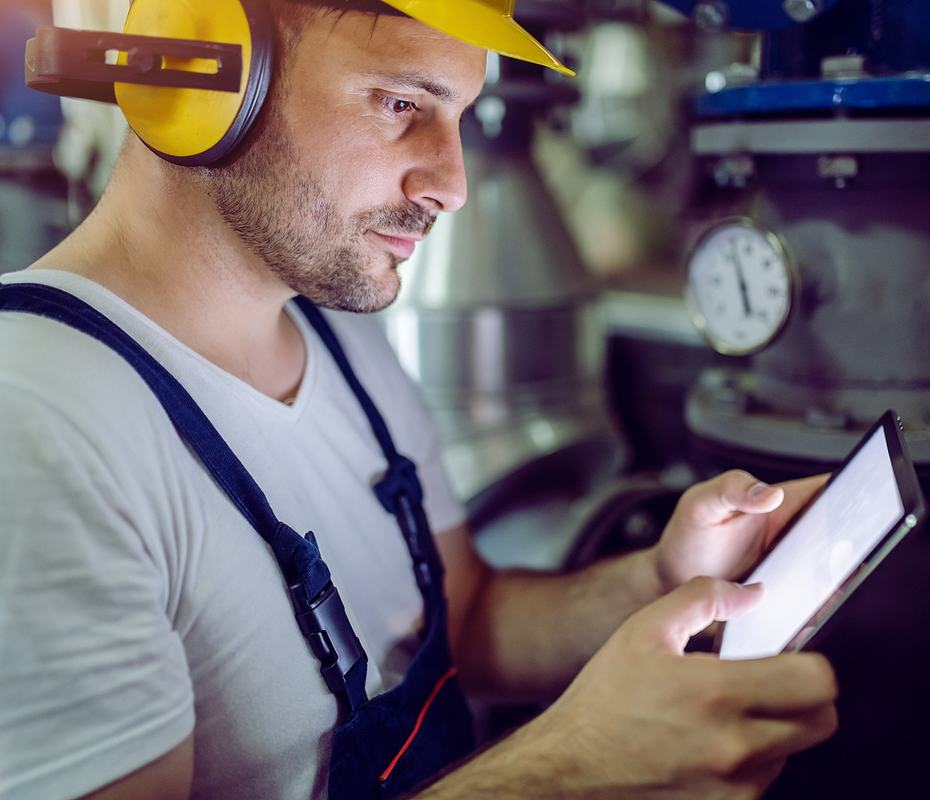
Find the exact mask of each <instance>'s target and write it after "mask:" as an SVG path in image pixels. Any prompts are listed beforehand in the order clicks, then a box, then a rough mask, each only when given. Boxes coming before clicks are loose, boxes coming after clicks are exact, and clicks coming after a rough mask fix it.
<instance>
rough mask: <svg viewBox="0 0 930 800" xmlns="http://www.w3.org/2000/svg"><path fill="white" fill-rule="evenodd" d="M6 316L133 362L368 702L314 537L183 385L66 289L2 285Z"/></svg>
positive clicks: (311, 638) (356, 651) (306, 624)
mask: <svg viewBox="0 0 930 800" xmlns="http://www.w3.org/2000/svg"><path fill="white" fill-rule="evenodd" d="M0 311H18V312H22V313H28V314H34V315H37V316H43V317H48V318H50V319H54V320H57V321H59V322H61V323H64V324H66V325H69V326H70V327H72V328H75V329H77V330H79V331H82V332H83V333H86V334H87V335H89V336H92V337H93V338H95V339H97V340H98V341H100V342H101V343H103V344H105V345H106V346H107V347H109V348H111V349H112V350H113V351H115V352H116V353H117V354H119V355H120V356H122V358H123V359H125V360H126V361H127V362H128V363H129V365H130V366H131V367H132V368H133V369H134V370H135V371H136V372H137V373H138V374H139V376H140V377H141V378H142V379H143V380H144V381H145V383H146V384H147V385H148V387H149V389H151V391H152V392H153V393H154V394H155V396H156V397H157V398H158V400H159V402H160V403H161V405H162V407H163V408H164V409H165V412H166V413H167V414H168V416H169V418H170V419H171V422H172V423H173V424H174V426H175V428H176V429H177V431H178V433H179V434H180V435H181V437H182V438H183V439H184V440H185V441H186V442H187V443H188V444H189V445H190V446H191V448H192V449H193V450H194V452H195V453H196V454H197V457H198V458H199V459H200V460H201V462H202V463H203V465H204V466H205V467H206V468H207V470H209V472H210V473H211V474H212V475H213V478H214V479H215V480H216V482H217V484H218V485H219V486H220V488H221V489H222V490H223V491H224V492H225V493H226V495H227V496H228V497H229V499H230V501H232V503H233V504H234V505H235V506H236V508H238V509H239V511H240V512H241V513H242V515H243V516H244V517H245V518H246V520H248V522H249V523H250V524H251V525H252V527H253V528H254V529H255V530H256V532H257V533H258V534H259V535H260V536H261V537H262V538H263V539H264V540H265V541H266V542H267V543H268V545H269V547H270V548H271V550H272V552H273V553H274V556H275V559H276V560H277V562H278V565H279V567H280V569H281V572H282V574H283V575H284V578H285V581H286V582H287V586H288V589H289V591H290V596H291V601H292V604H293V606H294V613H295V616H296V619H297V622H298V625H299V626H300V629H301V631H302V632H303V634H304V636H305V637H306V639H307V642H308V644H309V646H310V648H311V650H312V651H313V653H314V655H315V656H316V657H317V659H319V661H320V671H321V673H322V675H323V678H324V680H325V681H326V685H327V686H328V688H329V689H330V691H332V692H333V693H334V694H335V695H336V696H337V697H339V698H340V699H341V700H342V701H344V702H345V703H347V705H348V707H349V708H350V709H354V708H356V707H358V706H359V705H360V704H361V703H363V702H365V700H366V696H365V676H366V672H367V657H366V655H365V652H364V650H363V649H362V646H361V644H360V643H359V641H358V638H357V637H356V636H355V633H354V631H353V630H352V627H351V624H350V623H349V620H348V618H347V616H346V613H345V608H344V607H343V605H342V601H341V599H340V598H339V593H338V591H337V590H336V588H335V587H334V586H333V583H332V576H331V575H330V571H329V568H328V567H327V566H326V563H325V562H324V561H323V558H322V556H321V555H320V549H319V546H318V545H317V542H316V538H315V537H314V535H313V533H312V532H309V533H307V534H306V535H305V536H300V535H299V534H297V533H296V532H295V531H294V530H293V529H292V528H290V527H289V526H288V525H286V524H285V523H283V522H281V521H280V520H279V519H278V518H277V516H276V515H275V513H274V511H273V510H272V508H271V505H270V504H269V503H268V499H267V498H266V497H265V494H264V492H263V491H262V490H261V488H260V487H259V486H258V484H257V483H255V481H254V480H253V478H252V476H251V475H250V474H249V472H248V471H247V470H246V468H245V467H244V466H243V465H242V462H241V461H239V459H238V457H237V456H236V454H235V453H233V451H232V450H231V449H230V448H229V445H227V444H226V442H225V441H224V440H223V437H222V436H220V434H219V432H218V431H217V430H216V428H215V427H214V426H213V424H212V423H211V422H210V420H209V419H208V418H207V416H206V415H205V414H204V413H203V411H202V410H201V409H200V407H199V406H198V405H197V404H196V403H195V402H194V399H193V398H192V397H191V396H190V394H189V393H188V392H187V390H186V389H185V388H184V387H183V386H182V385H181V384H180V383H179V382H178V381H177V379H176V378H174V376H173V375H171V374H170V373H169V372H168V371H167V370H166V369H165V368H164V367H162V366H161V364H159V363H158V362H157V361H156V360H155V359H154V358H153V357H152V356H151V355H149V354H148V353H147V352H146V351H145V349H144V348H143V347H142V346H141V345H139V344H138V343H137V342H136V341H135V340H134V339H133V338H132V337H131V336H129V334H127V333H126V332H125V331H123V330H122V329H121V328H120V327H119V326H118V325H116V324H115V323H113V322H112V321H111V320H109V319H108V318H107V317H105V316H104V315H103V314H101V313H100V312H99V311H97V310H96V309H95V308H93V307H92V306H90V305H88V304H87V303H85V302H84V301H82V300H80V299H78V298H76V297H74V296H73V295H71V294H69V293H67V292H64V291H61V290H60V289H56V288H54V287H51V286H44V285H40V284H8V285H4V286H0ZM394 453H395V454H396V450H395V451H394Z"/></svg>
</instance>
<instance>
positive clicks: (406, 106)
mask: <svg viewBox="0 0 930 800" xmlns="http://www.w3.org/2000/svg"><path fill="white" fill-rule="evenodd" d="M383 102H384V105H385V107H386V108H387V110H388V111H390V112H391V113H392V114H396V115H397V116H401V115H402V114H406V113H407V112H408V111H415V110H416V108H417V106H416V104H415V103H411V102H410V101H409V100H401V99H400V98H399V97H385V98H384V101H383Z"/></svg>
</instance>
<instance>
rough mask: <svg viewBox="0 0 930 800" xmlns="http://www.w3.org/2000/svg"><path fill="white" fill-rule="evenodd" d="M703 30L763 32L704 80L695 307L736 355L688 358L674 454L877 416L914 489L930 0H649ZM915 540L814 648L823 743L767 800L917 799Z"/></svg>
mask: <svg viewBox="0 0 930 800" xmlns="http://www.w3.org/2000/svg"><path fill="white" fill-rule="evenodd" d="M664 2H666V4H667V5H670V6H673V7H675V8H677V9H679V10H680V11H682V12H684V13H686V14H689V15H691V16H692V17H693V19H694V20H695V22H696V23H697V26H698V27H700V28H704V29H705V30H711V31H715V30H716V31H720V30H724V29H731V28H737V29H743V30H753V31H758V32H759V33H760V48H759V51H758V61H757V63H755V64H751V65H744V66H743V68H741V69H735V70H734V69H729V70H721V71H719V72H715V73H713V74H711V75H709V76H708V79H707V86H706V89H707V90H706V91H705V92H704V93H702V94H701V95H700V96H698V97H697V98H695V100H694V103H693V109H692V110H693V126H692V134H691V145H692V151H693V154H694V156H695V158H696V159H698V160H699V161H700V163H701V164H702V165H703V167H704V168H705V174H706V175H707V187H708V188H707V190H706V191H705V192H704V193H703V201H702V203H701V206H700V207H699V208H698V209H696V212H697V213H698V214H699V215H701V216H703V217H704V218H705V220H706V224H705V225H704V226H703V231H702V232H701V235H700V236H699V237H697V239H696V241H695V242H694V243H693V245H692V248H691V256H690V258H689V260H688V276H687V280H688V297H689V303H690V307H691V311H692V314H693V318H694V320H695V323H696V324H697V325H698V327H699V328H700V329H701V330H702V332H703V333H704V334H705V336H706V338H707V340H708V342H709V343H710V345H711V346H712V347H713V348H714V349H715V350H716V351H717V352H719V353H721V354H724V355H726V356H730V357H734V358H735V359H736V360H734V362H733V364H732V365H729V366H727V365H724V366H719V365H717V366H714V367H713V368H708V369H705V370H704V371H703V372H702V373H701V375H700V378H699V379H698V381H697V382H696V384H695V385H694V386H693V387H692V388H691V391H690V394H689V396H688V400H687V409H686V422H687V427H688V430H689V432H690V434H691V445H692V447H691V455H692V459H693V462H694V463H695V464H697V465H698V466H700V467H701V468H702V469H703V470H705V471H707V472H712V471H717V470H720V469H724V468H729V467H744V468H749V469H751V470H754V471H755V472H756V473H757V474H759V475H760V476H762V477H765V478H768V479H770V480H777V479H784V478H789V477H797V476H798V475H801V474H810V473H813V472H816V471H823V470H828V469H830V468H832V466H833V465H835V464H836V463H837V462H838V461H839V460H840V459H841V458H842V456H843V455H844V453H846V452H847V451H848V450H849V449H850V448H851V447H852V445H853V444H854V442H855V440H856V439H857V437H858V436H859V435H860V434H861V432H862V430H863V429H864V428H866V427H868V425H869V424H870V423H871V421H872V420H874V419H875V418H877V417H878V415H879V414H880V413H881V412H882V411H884V410H885V409H886V408H895V409H896V410H898V412H899V413H900V414H901V416H902V418H903V421H904V426H905V431H906V437H907V440H908V443H909V446H910V449H911V451H912V454H913V456H914V458H915V461H916V462H917V463H918V468H919V471H920V473H921V475H922V480H923V483H924V486H925V490H926V489H927V488H928V487H927V484H928V483H930V392H928V389H930V348H928V346H927V341H926V336H927V329H928V323H930V302H928V301H930V228H928V225H927V220H928V218H930V8H928V7H927V5H926V3H924V2H921V0H702V1H700V2H691V0H664ZM928 580H930V545H928V537H927V536H926V535H925V536H923V537H920V538H915V540H914V542H913V543H911V545H910V547H909V552H908V553H907V554H901V555H900V556H899V557H897V559H896V563H895V564H893V565H889V567H888V568H887V571H886V572H885V574H884V576H883V577H882V579H881V581H879V582H877V583H876V584H875V585H873V586H872V587H870V589H869V592H868V596H867V597H862V598H857V603H856V608H855V610H854V611H852V613H853V614H854V615H855V617H856V620H857V622H856V625H855V627H849V628H847V629H842V630H837V631H836V632H835V634H834V637H833V640H832V642H831V643H830V644H829V646H828V655H829V656H830V657H831V659H832V660H833V661H834V664H835V666H836V668H837V671H838V674H839V677H840V685H841V687H842V695H841V699H840V719H841V722H842V727H841V730H840V734H839V735H838V736H837V737H836V738H835V739H834V740H833V741H832V742H830V743H828V744H827V745H826V746H823V747H821V748H818V749H816V750H814V751H812V752H810V753H807V754H804V755H803V756H801V757H799V758H796V759H792V762H791V763H790V764H789V768H788V770H787V771H786V773H785V774H784V775H783V776H782V778H781V779H780V780H779V782H778V783H776V785H775V786H774V788H773V790H772V792H771V796H777V797H791V798H797V797H917V796H926V795H927V794H928V792H930V780H928V778H927V777H926V774H925V771H924V769H923V752H922V747H920V746H919V745H916V744H915V743H916V742H917V741H919V739H920V735H919V734H920V731H922V729H923V724H924V722H925V720H926V719H927V716H928V715H930V702H928V700H927V699H926V696H927V692H926V689H925V676H926V674H927V669H928V667H930V640H928V637H927V634H926V632H927V630H928V629H930V624H928V623H930V599H928V598H927V596H926V595H925V594H924V593H922V592H921V591H919V589H918V587H921V586H927V585H928Z"/></svg>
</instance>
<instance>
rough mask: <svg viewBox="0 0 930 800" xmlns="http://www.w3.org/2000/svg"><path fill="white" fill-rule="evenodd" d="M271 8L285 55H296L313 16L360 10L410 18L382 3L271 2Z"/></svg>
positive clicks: (366, 0) (368, 0)
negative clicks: (302, 33) (304, 28)
mask: <svg viewBox="0 0 930 800" xmlns="http://www.w3.org/2000/svg"><path fill="white" fill-rule="evenodd" d="M271 8H272V11H273V12H274V15H275V20H276V22H277V26H278V36H279V38H280V40H281V44H282V46H283V51H284V54H285V56H287V55H288V54H290V53H292V52H293V51H294V48H295V47H296V46H297V45H298V43H299V42H300V36H301V32H302V31H303V26H304V24H305V23H306V21H307V17H308V15H309V14H312V13H318V12H321V11H322V12H323V13H327V14H339V15H340V16H341V15H342V14H346V13H348V12H349V11H358V12H361V13H363V14H370V15H372V16H373V17H378V16H381V15H388V16H398V17H403V16H406V14H404V13H403V12H402V11H398V10H397V9H396V8H394V7H393V6H389V5H387V4H386V3H382V2H381V0H271Z"/></svg>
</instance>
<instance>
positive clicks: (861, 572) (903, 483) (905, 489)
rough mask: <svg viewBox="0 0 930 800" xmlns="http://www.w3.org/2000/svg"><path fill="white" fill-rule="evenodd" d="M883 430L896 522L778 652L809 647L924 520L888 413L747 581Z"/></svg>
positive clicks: (913, 476) (718, 640)
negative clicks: (897, 500) (898, 503)
mask: <svg viewBox="0 0 930 800" xmlns="http://www.w3.org/2000/svg"><path fill="white" fill-rule="evenodd" d="M878 430H882V431H883V433H884V436H885V444H886V446H887V447H888V455H889V458H890V461H891V469H892V472H893V474H894V479H895V484H896V485H897V487H898V492H899V494H900V496H901V505H902V508H903V510H902V512H901V516H900V517H899V518H898V520H897V521H896V522H895V523H894V524H893V525H892V526H891V529H890V530H889V532H888V533H887V534H886V535H885V536H883V537H882V539H881V540H880V541H879V542H878V543H877V544H876V545H875V547H874V548H873V549H872V550H871V551H870V552H869V554H868V555H867V556H866V557H865V558H864V559H862V561H861V562H860V563H859V566H858V567H857V568H856V569H855V570H853V572H852V574H851V575H850V576H849V577H848V578H847V579H846V580H845V581H844V582H843V583H842V584H840V586H839V587H838V588H837V589H836V591H835V592H834V593H833V594H832V595H831V596H830V597H829V598H828V599H827V600H826V601H825V602H824V603H823V604H822V605H821V606H820V607H818V608H817V610H816V611H814V613H813V614H812V615H811V616H810V617H809V618H808V619H807V620H805V621H804V623H803V624H802V625H801V627H800V628H799V629H798V631H797V633H796V634H795V635H794V636H793V637H792V639H791V641H790V642H788V644H787V645H785V647H784V648H783V649H782V651H781V652H783V653H786V652H794V651H797V650H801V649H805V648H806V647H808V645H810V644H811V643H812V640H813V639H814V637H815V636H816V635H817V634H818V633H819V632H820V631H821V630H822V629H823V627H824V625H825V624H826V623H827V622H828V621H829V620H830V618H831V617H833V615H834V614H835V613H836V612H837V611H838V610H839V608H840V607H841V606H842V605H843V603H844V602H845V601H846V600H847V598H849V596H850V595H851V594H852V593H853V592H854V591H855V590H856V589H857V588H858V587H859V586H860V585H861V584H862V583H863V582H864V581H865V580H866V578H868V576H869V575H870V574H872V572H873V571H874V570H875V568H876V567H878V565H879V564H880V563H881V562H882V561H883V560H884V559H885V557H886V556H887V555H888V554H889V553H890V552H891V551H892V550H893V549H894V548H895V547H896V546H897V545H898V544H899V543H900V542H901V540H902V539H903V538H904V537H905V536H906V535H907V534H908V533H910V532H911V531H913V530H915V529H916V528H918V527H920V525H921V524H922V523H923V522H924V520H925V517H926V503H925V501H924V495H923V492H922V491H921V488H920V482H919V481H918V479H917V472H916V470H915V469H914V464H913V461H912V460H911V457H910V453H909V451H908V449H907V444H906V442H905V441H904V437H903V436H902V425H901V420H900V418H899V417H898V415H897V414H896V413H895V412H894V411H893V410H891V409H889V410H888V411H886V412H885V413H884V414H882V416H881V417H880V418H879V419H878V420H877V421H876V422H875V423H874V424H873V425H872V426H871V427H870V428H869V429H868V430H867V431H866V432H865V433H864V434H863V435H862V438H861V439H860V440H859V441H858V442H857V443H856V446H855V447H854V448H853V449H852V450H851V451H850V452H849V455H847V456H846V458H845V459H844V460H843V462H842V464H840V465H839V466H838V467H837V468H836V470H834V472H833V474H832V475H831V476H830V478H829V480H828V481H827V482H826V483H825V484H824V485H823V486H822V487H821V488H820V489H819V490H818V491H817V492H816V493H815V494H814V495H813V496H812V497H811V498H810V500H808V502H807V503H805V504H804V506H803V507H802V508H801V509H800V510H799V511H798V513H797V514H795V515H794V517H793V518H792V519H791V521H790V522H788V524H786V525H785V527H784V528H783V530H782V531H781V533H780V534H779V535H778V537H777V538H776V539H775V540H774V541H773V542H772V544H771V545H770V546H769V549H768V551H767V552H766V555H765V557H764V558H762V559H760V560H759V561H758V563H756V565H755V566H754V567H753V568H752V569H751V570H750V571H749V573H748V575H747V576H746V577H747V578H748V577H749V576H751V575H753V574H754V573H755V572H756V570H757V569H758V568H759V567H760V566H761V565H762V564H763V563H764V561H765V559H766V558H768V555H769V553H771V552H772V550H774V549H775V548H776V547H777V546H778V544H779V543H780V542H781V541H782V540H783V539H784V538H785V537H787V536H789V535H790V534H791V531H792V530H793V529H794V527H795V525H796V524H797V521H798V520H799V519H800V518H801V517H802V516H803V515H804V514H805V513H807V510H808V509H809V508H810V507H811V506H812V505H813V504H814V503H816V502H817V500H818V499H819V498H820V496H821V495H822V494H823V493H824V492H825V491H826V490H827V488H828V487H829V486H830V485H831V484H832V483H833V481H834V480H836V478H837V476H838V475H839V474H840V473H841V472H842V471H843V470H844V469H845V468H846V467H847V466H848V464H849V462H850V461H852V460H853V459H854V458H855V457H856V455H857V454H858V453H859V451H860V450H861V449H862V448H863V447H865V445H866V443H867V442H869V441H870V440H871V438H872V436H873V435H874V434H875V433H876V432H877V431H878ZM725 629H726V623H724V624H722V625H721V626H720V629H719V630H718V631H717V635H716V637H715V638H714V647H713V651H714V652H715V653H717V654H718V655H719V653H720V648H721V645H722V644H723V635H724V631H725Z"/></svg>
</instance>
